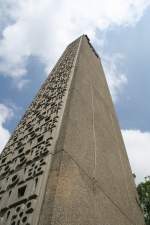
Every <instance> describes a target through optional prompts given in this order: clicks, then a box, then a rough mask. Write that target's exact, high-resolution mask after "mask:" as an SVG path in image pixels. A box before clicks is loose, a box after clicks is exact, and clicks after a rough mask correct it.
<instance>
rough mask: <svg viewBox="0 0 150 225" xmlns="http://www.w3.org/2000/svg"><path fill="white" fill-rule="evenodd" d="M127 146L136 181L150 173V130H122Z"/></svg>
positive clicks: (141, 179)
mask: <svg viewBox="0 0 150 225" xmlns="http://www.w3.org/2000/svg"><path fill="white" fill-rule="evenodd" d="M122 135H123V138H124V142H125V146H126V149H127V153H128V156H129V160H130V164H131V168H132V171H133V173H135V174H136V182H137V183H139V182H141V181H143V180H144V177H146V176H149V175H150V163H149V159H150V132H142V131H140V130H122Z"/></svg>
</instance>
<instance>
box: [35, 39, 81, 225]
mask: <svg viewBox="0 0 150 225" xmlns="http://www.w3.org/2000/svg"><path fill="white" fill-rule="evenodd" d="M82 39H83V35H82V36H81V37H79V38H78V39H77V40H79V43H78V47H77V51H76V55H75V58H74V61H73V66H72V68H71V72H70V78H69V81H68V83H67V89H66V93H65V96H64V98H63V106H62V109H61V111H60V116H59V121H58V124H57V131H56V133H55V143H54V146H53V149H54V153H53V155H52V160H51V163H50V167H49V170H47V173H48V175H47V184H46V186H45V192H43V195H44V196H43V197H44V198H43V203H42V205H41V206H42V207H41V211H40V216H39V222H38V225H44V224H45V225H48V224H51V223H52V216H53V208H54V202H55V194H56V189H57V184H58V178H59V171H60V165H61V160H62V155H63V143H64V136H65V126H66V120H67V116H68V108H69V101H70V97H71V89H72V85H73V80H74V74H75V71H76V67H77V64H78V57H79V52H80V48H81V43H82ZM77 40H76V41H77ZM71 44H72V43H71ZM71 44H70V45H71ZM70 45H69V46H70Z"/></svg>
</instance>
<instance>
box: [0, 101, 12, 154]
mask: <svg viewBox="0 0 150 225" xmlns="http://www.w3.org/2000/svg"><path fill="white" fill-rule="evenodd" d="M12 116H13V111H12V109H10V108H8V107H7V106H5V105H4V104H0V152H1V151H2V149H3V147H4V146H5V144H6V142H7V141H8V139H9V137H10V132H9V131H8V130H7V129H6V128H4V124H5V122H6V121H7V120H8V119H10V118H11V117H12Z"/></svg>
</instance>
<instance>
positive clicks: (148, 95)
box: [0, 0, 150, 183]
mask: <svg viewBox="0 0 150 225" xmlns="http://www.w3.org/2000/svg"><path fill="white" fill-rule="evenodd" d="M85 4H86V9H85ZM149 21H150V1H149V0H146V1H145V0H134V1H133V0H126V1H123V0H106V1H105V2H103V1H101V0H99V1H98V0H93V1H85V0H82V1H80V2H78V0H76V2H75V1H74V2H72V3H70V1H69V0H62V1H61V3H59V4H58V2H56V1H53V0H51V1H50V0H49V1H48V0H36V1H35V0H26V1H25V0H22V1H19V0H11V1H10V0H5V1H2V2H0V149H2V148H3V146H4V145H5V143H6V142H7V140H8V138H9V136H10V134H11V132H12V131H13V129H15V127H16V125H17V123H18V121H19V119H20V118H21V116H22V115H23V113H24V112H25V109H26V108H27V106H28V105H29V104H30V102H31V101H32V98H33V96H34V95H35V94H36V92H37V91H38V89H39V87H40V85H41V84H42V82H43V81H44V80H45V78H46V76H47V75H48V73H49V72H50V70H51V68H52V67H53V66H54V64H55V62H56V61H57V59H58V58H59V56H60V54H61V53H62V51H63V50H64V48H65V46H66V45H67V44H68V43H69V42H70V41H72V40H73V39H75V38H77V37H78V36H80V35H81V34H83V33H86V34H88V36H89V37H90V39H91V42H92V44H93V45H94V47H95V48H96V50H97V52H98V53H99V55H100V57H101V60H102V64H103V67H104V70H105V73H106V77H107V80H108V84H109V87H110V91H111V94H112V97H113V101H114V104H115V108H116V112H117V116H118V119H119V123H120V127H121V129H122V134H123V138H124V142H125V145H126V148H127V152H128V156H129V159H130V163H131V167H132V171H133V172H134V173H135V174H136V175H137V180H136V182H137V183H138V182H140V181H142V180H143V179H144V176H147V175H150V166H149V158H150V123H149V115H150V105H149V99H150V89H149V84H150V75H149V73H150V63H149V59H150V51H149V40H150V30H149Z"/></svg>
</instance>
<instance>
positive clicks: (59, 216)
mask: <svg viewBox="0 0 150 225" xmlns="http://www.w3.org/2000/svg"><path fill="white" fill-rule="evenodd" d="M39 224H40V225H50V224H51V225H58V224H59V225H60V224H61V225H67V224H68V225H125V224H127V225H128V224H130V225H131V224H136V225H142V224H144V220H143V215H142V211H141V209H140V207H139V204H138V198H137V193H136V188H135V184H134V181H133V177H132V173H131V168H130V165H129V161H128V157H127V154H126V150H125V147H124V143H123V140H122V136H121V132H120V128H119V125H118V121H117V119H116V115H115V111H114V108H113V104H112V100H111V96H110V93H109V90H108V87H107V83H106V79H105V76H104V72H103V69H102V66H101V62H100V59H99V58H98V57H97V56H96V54H95V53H94V51H93V50H92V48H91V46H90V45H89V43H88V40H87V38H86V37H85V36H83V37H82V41H81V46H80V50H79V55H78V60H77V63H76V67H75V71H74V76H73V80H72V84H71V89H70V92H69V94H68V99H67V105H66V109H65V114H64V118H63V122H62V126H61V131H60V136H59V140H58V143H57V148H56V151H55V154H54V156H53V164H52V166H51V170H50V173H49V179H48V183H47V190H46V194H45V199H44V204H43V208H42V211H41V217H40V222H39Z"/></svg>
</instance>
